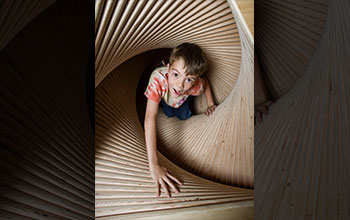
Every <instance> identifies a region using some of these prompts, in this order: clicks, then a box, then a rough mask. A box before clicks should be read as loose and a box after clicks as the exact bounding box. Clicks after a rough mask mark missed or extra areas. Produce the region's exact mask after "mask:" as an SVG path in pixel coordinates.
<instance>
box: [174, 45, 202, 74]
mask: <svg viewBox="0 0 350 220" xmlns="http://www.w3.org/2000/svg"><path fill="white" fill-rule="evenodd" d="M180 58H182V59H183V60H184V62H185V68H186V73H187V74H188V75H191V76H201V75H203V73H204V72H205V71H206V70H207V65H208V63H207V59H206V58H205V55H204V53H203V51H202V49H201V48H200V47H199V46H198V45H197V44H192V43H183V44H180V45H178V46H177V47H175V48H174V49H173V51H172V52H171V55H170V58H169V63H170V65H172V64H173V63H174V61H175V60H177V59H180Z"/></svg>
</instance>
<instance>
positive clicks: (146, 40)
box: [95, 1, 254, 187]
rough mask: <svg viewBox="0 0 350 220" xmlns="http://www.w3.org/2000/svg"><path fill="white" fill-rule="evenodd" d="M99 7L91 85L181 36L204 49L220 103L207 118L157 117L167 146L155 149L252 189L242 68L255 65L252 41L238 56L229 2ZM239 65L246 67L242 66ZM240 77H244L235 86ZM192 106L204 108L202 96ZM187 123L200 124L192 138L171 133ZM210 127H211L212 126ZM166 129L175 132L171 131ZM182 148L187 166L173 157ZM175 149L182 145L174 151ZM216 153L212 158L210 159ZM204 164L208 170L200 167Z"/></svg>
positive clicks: (249, 107) (248, 101)
mask: <svg viewBox="0 0 350 220" xmlns="http://www.w3.org/2000/svg"><path fill="white" fill-rule="evenodd" d="M96 11H97V16H96V23H97V24H98V26H96V33H97V35H96V42H95V44H96V45H95V47H96V50H95V56H96V64H95V68H96V86H98V85H99V83H100V82H101V81H102V80H103V79H104V77H105V76H107V74H108V73H110V72H111V71H112V70H113V69H114V68H115V67H117V66H118V65H120V64H121V63H122V62H123V61H125V60H127V59H129V58H130V57H133V56H135V55H137V54H139V53H141V52H144V51H148V50H151V49H155V48H168V47H170V48H172V47H175V46H176V45H178V44H179V43H181V42H186V41H189V42H194V43H197V44H199V45H200V46H201V47H202V48H203V49H204V51H205V53H206V54H207V56H208V60H209V62H210V63H209V64H210V70H209V73H208V76H207V77H208V79H209V81H210V83H211V85H212V87H213V93H214V97H215V100H216V102H217V103H221V105H219V108H218V109H217V110H216V112H215V114H214V115H213V116H211V117H209V118H205V117H204V116H203V115H198V116H195V117H193V118H191V119H190V120H189V121H186V122H178V123H173V125H174V126H167V127H166V124H169V123H167V122H165V121H164V120H162V119H160V120H159V128H161V129H160V130H159V136H160V141H164V142H165V144H166V146H167V147H168V148H166V149H165V148H164V147H163V146H165V145H160V146H159V147H160V150H161V151H162V152H163V153H164V154H165V155H166V156H168V155H171V158H174V159H175V160H174V162H175V163H177V164H181V165H182V166H183V168H185V169H187V170H190V171H191V172H194V173H196V174H198V175H201V176H205V177H207V178H210V179H212V180H215V181H218V182H222V183H226V184H231V185H236V186H244V187H253V173H254V170H253V119H252V116H253V104H252V103H253V87H252V81H253V69H252V67H246V66H249V65H252V62H253V61H252V60H253V59H252V57H253V55H252V54H249V52H250V51H252V50H253V47H252V45H253V42H252V39H251V40H250V42H249V43H248V42H246V40H244V42H246V45H247V48H246V49H245V52H244V53H245V54H247V56H248V57H247V58H246V59H247V60H245V61H242V54H241V53H243V52H242V49H241V42H240V38H239V34H238V28H237V24H236V22H235V19H234V18H233V13H232V10H231V8H230V6H229V4H228V3H227V2H226V1H127V2H124V1H119V2H116V1H108V2H104V1H97V2H96ZM237 11H238V12H239V10H238V9H237ZM121 27H123V28H121ZM242 30H245V29H242ZM241 32H242V33H243V31H241ZM248 32H249V31H248V30H247V33H248ZM241 41H242V39H241ZM243 63H244V65H243ZM241 64H242V65H241ZM241 66H244V68H248V69H243V70H242V68H241ZM249 68H250V69H249ZM239 71H241V72H239ZM239 76H240V79H241V82H240V83H237V79H238V78H239ZM135 83H136V82H135ZM234 85H235V86H234ZM195 106H196V108H197V109H198V112H202V111H203V109H204V108H205V106H206V104H205V98H204V97H201V98H198V99H197V100H196V102H195ZM188 124H191V125H194V126H196V127H201V129H198V131H194V132H193V137H192V138H189V137H187V136H184V135H181V133H179V132H176V131H177V130H178V129H179V126H185V127H186V128H187V129H190V128H191V126H188ZM207 124H214V125H215V126H214V127H210V128H209V127H208V126H207ZM170 133H172V134H174V133H177V134H174V135H170V136H169V134H170ZM232 134H233V135H232ZM168 136H169V138H168ZM171 136H172V137H171ZM184 138H187V140H185V141H182V140H180V141H181V142H182V143H183V145H181V146H177V145H175V144H176V143H175V142H174V141H173V140H176V139H178V140H179V139H184ZM174 145H175V146H174ZM187 145H191V147H190V149H192V151H187V152H186V154H187V155H188V158H187V162H189V161H190V160H194V161H195V162H194V163H192V164H191V165H190V164H185V163H182V161H180V160H177V159H176V157H174V156H172V155H173V154H176V155H178V157H181V156H182V154H183V153H184V152H180V151H183V150H182V149H184V148H187ZM171 149H172V150H171ZM176 149H180V150H179V151H176V152H175V150H176ZM197 151H201V153H200V154H198V153H197ZM203 154H206V156H205V155H203ZM215 154H217V157H213V155H215ZM210 155H211V156H210ZM203 156H205V157H206V160H203ZM189 158H191V159H189ZM219 158H220V159H219ZM208 164H209V167H208ZM204 169H206V170H207V171H208V172H203V170H204Z"/></svg>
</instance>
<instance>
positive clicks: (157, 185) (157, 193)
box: [156, 182, 160, 197]
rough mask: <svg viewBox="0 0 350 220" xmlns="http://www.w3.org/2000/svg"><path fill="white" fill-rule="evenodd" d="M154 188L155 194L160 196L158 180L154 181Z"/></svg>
mask: <svg viewBox="0 0 350 220" xmlns="http://www.w3.org/2000/svg"><path fill="white" fill-rule="evenodd" d="M156 189H157V191H156V196H157V197H159V196H160V188H159V183H158V182H156Z"/></svg>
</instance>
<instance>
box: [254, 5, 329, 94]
mask: <svg viewBox="0 0 350 220" xmlns="http://www.w3.org/2000/svg"><path fill="white" fill-rule="evenodd" d="M328 2H329V0H313V1H292V0H286V1H280V0H268V1H265V0H256V1H255V13H256V17H257V18H258V19H256V24H255V34H256V38H255V50H256V52H257V55H258V61H259V64H260V69H261V71H262V73H263V75H264V77H265V78H266V82H267V86H268V88H269V91H270V93H271V95H272V97H273V98H274V99H278V98H280V97H281V96H283V95H284V94H286V93H287V92H288V91H289V90H290V89H291V88H292V86H293V85H294V83H295V82H296V81H297V79H299V77H300V76H301V75H302V74H303V73H304V72H305V71H306V69H307V67H308V65H309V63H310V61H311V59H312V57H313V54H314V53H315V51H316V49H317V47H318V45H319V41H320V39H321V36H322V34H323V31H324V27H325V22H326V19H327V14H328V12H327V8H328Z"/></svg>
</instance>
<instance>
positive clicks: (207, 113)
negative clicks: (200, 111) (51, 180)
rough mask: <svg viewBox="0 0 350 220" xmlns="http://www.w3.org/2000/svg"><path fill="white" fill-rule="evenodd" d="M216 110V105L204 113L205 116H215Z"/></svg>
mask: <svg viewBox="0 0 350 220" xmlns="http://www.w3.org/2000/svg"><path fill="white" fill-rule="evenodd" d="M215 108H216V105H213V106H211V107H209V108H207V110H206V111H205V112H204V114H205V115H206V116H209V115H211V114H213V112H214V111H215Z"/></svg>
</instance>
